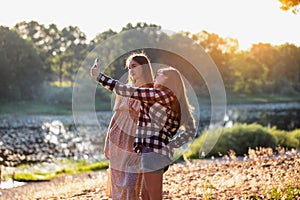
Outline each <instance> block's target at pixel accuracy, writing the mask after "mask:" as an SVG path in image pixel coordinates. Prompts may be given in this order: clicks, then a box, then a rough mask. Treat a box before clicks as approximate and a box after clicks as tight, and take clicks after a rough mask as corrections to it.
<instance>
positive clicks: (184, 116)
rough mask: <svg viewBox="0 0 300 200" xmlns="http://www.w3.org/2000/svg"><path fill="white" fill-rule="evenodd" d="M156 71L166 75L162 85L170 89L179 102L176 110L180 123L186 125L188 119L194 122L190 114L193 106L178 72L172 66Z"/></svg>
mask: <svg viewBox="0 0 300 200" xmlns="http://www.w3.org/2000/svg"><path fill="white" fill-rule="evenodd" d="M157 72H160V73H163V74H164V75H165V76H166V77H167V79H166V81H165V82H164V83H163V85H164V86H165V87H167V88H169V89H170V90H172V92H173V93H174V94H175V96H176V97H177V100H178V103H179V105H178V106H177V109H180V110H178V111H179V112H180V113H181V125H183V126H186V125H187V123H188V122H189V121H190V120H192V123H193V124H195V119H194V117H193V115H192V112H193V109H194V108H193V106H192V105H191V104H190V103H189V100H188V98H187V95H186V87H185V84H184V82H183V79H182V77H181V74H180V72H179V71H178V70H177V69H175V68H173V67H166V68H161V69H159V70H158V71H157ZM174 108H176V106H174Z"/></svg>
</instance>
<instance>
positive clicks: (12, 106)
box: [0, 101, 111, 115]
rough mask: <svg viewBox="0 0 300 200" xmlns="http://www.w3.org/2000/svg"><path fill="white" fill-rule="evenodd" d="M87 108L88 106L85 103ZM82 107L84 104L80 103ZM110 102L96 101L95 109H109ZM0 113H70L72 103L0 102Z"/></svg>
mask: <svg viewBox="0 0 300 200" xmlns="http://www.w3.org/2000/svg"><path fill="white" fill-rule="evenodd" d="M86 107H87V108H89V107H90V106H89V105H87V106H86ZM82 108H83V109H84V108H85V106H84V105H82ZM110 108H111V103H110V102H96V103H95V109H96V110H97V111H98V110H99V111H100V110H103V111H104V110H110ZM0 114H24V115H33V114H41V115H43V114H45V115H46V114H47V115H71V114H72V105H58V104H47V103H43V102H37V101H33V102H26V101H19V102H0Z"/></svg>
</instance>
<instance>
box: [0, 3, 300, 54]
mask: <svg viewBox="0 0 300 200" xmlns="http://www.w3.org/2000/svg"><path fill="white" fill-rule="evenodd" d="M22 21H27V22H29V21H37V22H38V23H39V24H44V25H46V26H48V25H49V24H52V23H54V24H56V25H57V26H58V28H60V29H62V28H64V27H67V26H78V27H79V28H80V30H81V31H82V32H84V33H85V34H86V35H87V38H88V40H91V39H93V38H94V37H95V36H96V35H97V34H99V33H101V32H104V31H107V30H108V29H112V30H114V31H116V32H119V31H120V30H121V29H122V27H124V26H126V24H128V23H132V24H133V25H135V24H136V23H137V22H145V23H148V24H150V23H151V24H156V25H160V26H161V27H162V29H165V30H169V31H172V32H178V31H188V32H190V33H198V32H201V31H203V30H205V31H207V32H209V33H216V34H218V35H219V36H220V37H223V38H226V37H230V38H234V39H237V40H238V41H239V46H240V49H244V50H247V49H249V48H250V47H251V45H252V44H257V43H259V42H262V43H270V44H272V45H280V44H284V43H292V44H295V45H297V46H300V26H299V22H300V13H299V14H298V15H295V14H293V13H292V12H290V11H288V12H287V11H282V10H280V3H279V1H278V0H194V1H192V0H185V1H182V0H178V1H176V0H151V1H150V0H149V1H142V0H132V1H125V0H102V1H101V0H85V1H74V0H73V1H71V0H51V1H50V0H43V1H41V0H27V1H22V0H9V1H5V3H4V2H3V3H2V5H1V7H0V25H2V26H8V27H13V26H14V25H15V24H16V23H18V22H22Z"/></svg>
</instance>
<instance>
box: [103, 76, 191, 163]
mask: <svg viewBox="0 0 300 200" xmlns="http://www.w3.org/2000/svg"><path fill="white" fill-rule="evenodd" d="M97 80H98V82H99V83H100V84H101V85H102V86H104V88H106V89H108V90H111V91H113V92H115V93H116V94H118V95H120V96H125V97H130V98H134V99H138V100H140V101H141V107H140V112H139V118H138V124H137V130H136V136H135V142H134V145H142V146H145V147H149V148H151V149H153V151H154V152H156V153H160V154H162V155H166V156H168V157H169V158H172V157H173V147H175V148H178V147H180V146H182V145H184V144H185V143H187V142H189V141H191V140H192V139H193V138H194V137H195V135H196V129H195V127H194V124H193V122H190V123H188V126H187V127H186V130H185V131H180V132H179V133H177V131H178V130H179V127H180V118H181V114H180V113H176V112H174V111H173V110H172V109H171V105H172V103H174V102H175V101H177V98H176V97H175V95H174V93H173V92H172V91H171V90H170V89H168V88H166V87H162V88H138V87H132V86H128V85H125V84H122V83H120V82H119V81H117V80H114V79H112V78H110V77H108V76H106V75H104V74H100V75H99V76H98V78H97Z"/></svg>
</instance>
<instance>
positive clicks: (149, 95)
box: [90, 61, 174, 104]
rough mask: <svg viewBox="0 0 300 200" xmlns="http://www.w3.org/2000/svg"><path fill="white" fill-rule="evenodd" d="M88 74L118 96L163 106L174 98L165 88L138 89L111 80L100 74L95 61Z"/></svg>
mask: <svg viewBox="0 0 300 200" xmlns="http://www.w3.org/2000/svg"><path fill="white" fill-rule="evenodd" d="M90 73H91V76H92V77H95V78H97V81H98V83H100V84H101V85H102V86H103V87H104V88H106V89H108V90H111V91H113V92H115V93H116V94H118V95H120V96H124V97H130V98H134V99H137V100H140V101H148V102H159V103H163V104H165V103H169V101H172V98H174V97H173V95H170V94H171V93H172V92H171V90H169V89H167V88H164V89H156V88H138V87H132V86H129V85H126V84H123V83H121V82H119V81H117V80H115V79H112V78H110V77H109V76H106V75H104V74H103V73H101V72H100V67H99V65H98V64H97V61H95V64H94V66H93V67H92V68H91V72H90Z"/></svg>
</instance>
